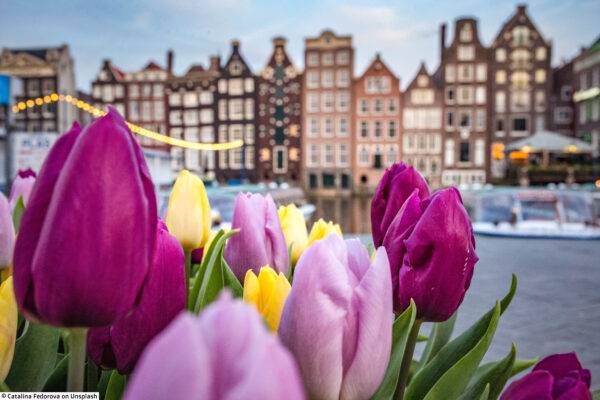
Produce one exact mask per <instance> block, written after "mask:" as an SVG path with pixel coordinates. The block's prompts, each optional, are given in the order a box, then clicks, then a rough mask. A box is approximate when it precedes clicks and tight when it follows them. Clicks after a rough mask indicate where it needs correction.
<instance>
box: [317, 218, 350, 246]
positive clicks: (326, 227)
mask: <svg viewBox="0 0 600 400" xmlns="http://www.w3.org/2000/svg"><path fill="white" fill-rule="evenodd" d="M332 233H335V234H336V235H338V236H339V237H341V238H342V239H343V238H344V236H343V235H342V229H341V228H340V226H339V225H338V224H334V223H333V222H331V221H329V222H325V221H324V220H323V218H320V219H319V220H318V221H317V222H315V223H314V224H313V226H312V228H311V229H310V235H308V244H309V245H311V244H313V243H314V242H316V241H317V240H321V239H325V238H326V237H327V236H329V235H331V234H332Z"/></svg>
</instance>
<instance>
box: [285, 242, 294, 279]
mask: <svg viewBox="0 0 600 400" xmlns="http://www.w3.org/2000/svg"><path fill="white" fill-rule="evenodd" d="M293 247H294V242H292V243H290V245H289V247H288V272H287V276H286V278H287V280H288V282H289V283H292V279H294V266H293V265H292V248H293Z"/></svg>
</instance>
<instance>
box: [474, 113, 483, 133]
mask: <svg viewBox="0 0 600 400" xmlns="http://www.w3.org/2000/svg"><path fill="white" fill-rule="evenodd" d="M475 128H476V129H477V130H478V131H483V130H485V110H482V109H478V110H476V111H475Z"/></svg>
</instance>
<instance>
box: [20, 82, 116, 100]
mask: <svg viewBox="0 0 600 400" xmlns="http://www.w3.org/2000/svg"><path fill="white" fill-rule="evenodd" d="M104 87H106V86H104ZM39 90H40V81H38V80H37V79H29V81H27V93H28V94H29V95H32V96H37V94H38V92H39Z"/></svg>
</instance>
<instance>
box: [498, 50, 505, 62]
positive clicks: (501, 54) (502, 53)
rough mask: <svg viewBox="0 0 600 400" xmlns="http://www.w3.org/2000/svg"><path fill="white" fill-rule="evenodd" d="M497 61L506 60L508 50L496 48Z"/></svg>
mask: <svg viewBox="0 0 600 400" xmlns="http://www.w3.org/2000/svg"><path fill="white" fill-rule="evenodd" d="M496 61H498V62H504V61H506V50H504V49H496Z"/></svg>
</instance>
